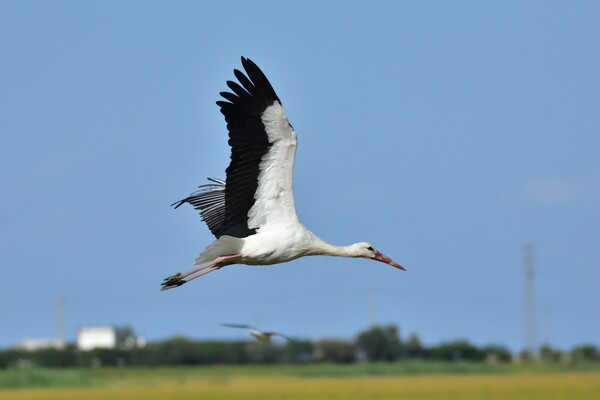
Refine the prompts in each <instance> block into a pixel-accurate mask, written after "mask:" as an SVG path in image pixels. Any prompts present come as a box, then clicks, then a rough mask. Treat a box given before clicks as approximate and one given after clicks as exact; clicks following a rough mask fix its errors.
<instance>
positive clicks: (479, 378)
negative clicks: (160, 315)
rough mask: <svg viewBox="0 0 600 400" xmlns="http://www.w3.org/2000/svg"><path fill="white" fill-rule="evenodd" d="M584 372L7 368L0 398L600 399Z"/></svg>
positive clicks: (599, 378)
mask: <svg viewBox="0 0 600 400" xmlns="http://www.w3.org/2000/svg"><path fill="white" fill-rule="evenodd" d="M410 364H413V365H410ZM584 370H585V371H588V372H581V371H571V372H569V371H566V372H564V369H563V368H560V367H559V366H534V367H524V366H514V365H501V366H485V365H481V364H475V363H474V364H469V363H465V364H458V365H457V364H448V363H397V364H363V365H348V366H339V365H316V366H315V365H311V366H270V367H264V366H262V367H255V366H232V367H226V366H218V367H188V368H184V367H177V368H156V369H153V368H100V369H71V370H45V369H21V370H8V371H3V372H0V398H1V399H3V400H5V399H6V400H11V399H15V400H17V399H22V400H37V399H40V400H42V399H44V400H45V399H48V400H53V399H56V400H58V399H60V400H63V399H73V400H75V399H107V400H108V399H115V400H119V399H123V400H134V399H173V400H187V399H190V400H191V399H237V400H245V399H261V400H269V399H290V400H292V399H380V400H384V399H398V398H404V399H461V400H468V399H492V400H493V399H517V400H519V399H524V400H525V399H549V400H553V399H565V400H567V399H569V400H570V399H600V372H599V371H598V369H597V367H593V368H584ZM36 386H37V387H36Z"/></svg>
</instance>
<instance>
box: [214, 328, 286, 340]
mask: <svg viewBox="0 0 600 400" xmlns="http://www.w3.org/2000/svg"><path fill="white" fill-rule="evenodd" d="M221 325H223V326H227V327H229V328H241V329H248V330H249V331H250V334H251V335H252V336H254V337H255V338H256V340H258V341H259V342H261V343H269V342H270V341H271V338H272V337H273V336H281V337H282V338H284V339H286V340H290V341H291V340H292V339H291V338H290V337H288V336H286V335H284V334H283V333H279V332H273V331H262V330H260V329H258V328H256V327H254V326H252V325H240V324H221Z"/></svg>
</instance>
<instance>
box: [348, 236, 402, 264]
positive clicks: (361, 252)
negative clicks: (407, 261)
mask: <svg viewBox="0 0 600 400" xmlns="http://www.w3.org/2000/svg"><path fill="white" fill-rule="evenodd" d="M350 247H351V249H352V253H353V254H352V257H362V258H369V259H371V260H376V261H380V262H382V263H386V264H389V265H391V266H392V267H396V268H398V269H401V270H402V271H406V268H404V267H403V266H402V265H400V264H398V263H397V262H395V261H393V260H392V259H391V258H389V257H386V256H384V255H383V254H381V252H379V251H377V250H376V249H375V247H373V245H371V244H369V243H367V242H360V243H355V244H353V245H352V246H350Z"/></svg>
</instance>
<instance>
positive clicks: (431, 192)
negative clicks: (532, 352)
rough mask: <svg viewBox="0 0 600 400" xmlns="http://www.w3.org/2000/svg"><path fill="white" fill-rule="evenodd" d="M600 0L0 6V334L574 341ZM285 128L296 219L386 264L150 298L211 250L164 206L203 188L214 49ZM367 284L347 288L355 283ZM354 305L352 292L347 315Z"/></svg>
mask: <svg viewBox="0 0 600 400" xmlns="http://www.w3.org/2000/svg"><path fill="white" fill-rule="evenodd" d="M599 19H600V3H598V2H591V1H590V2H583V1H577V2H562V1H525V2H523V1H513V2H510V1H503V2H484V1H453V2H447V1H418V2H417V1H415V2H397V1H389V2H383V1H364V2H362V1H361V2H356V1H354V2H348V1H344V2H341V1H336V2H334V1H331V2H323V1H312V2H311V1H301V2H300V1H297V2H281V1H256V2H249V1H227V2H192V1H190V2H184V1H179V2H164V1H155V2H153V1H140V2H134V1H128V2H121V1H110V2H90V1H87V2H80V1H72V2H65V1H54V2H44V1H33V2H32V1H3V2H0V53H1V54H2V61H1V62H0V110H1V111H0V135H1V136H0V182H1V187H2V196H0V268H1V276H2V289H1V290H0V347H5V346H9V345H11V344H14V343H16V342H18V341H20V340H22V339H24V338H43V337H53V336H55V335H56V308H57V307H56V305H57V301H58V299H59V298H60V297H61V296H62V297H64V301H65V323H66V333H67V338H68V339H69V340H74V338H75V333H76V330H77V328H78V327H80V326H83V325H105V324H117V325H122V324H130V325H132V326H133V328H134V329H135V330H136V331H137V332H138V333H140V334H142V335H144V336H146V337H147V338H148V339H150V340H156V339H163V338H166V337H169V336H171V335H175V334H184V335H188V336H190V337H193V338H200V339H201V338H234V337H240V336H241V337H246V336H245V335H244V333H243V332H239V331H236V330H232V329H228V328H224V327H221V326H220V324H221V323H222V322H233V323H250V324H257V325H260V326H262V327H263V328H268V329H275V330H279V331H281V332H285V333H286V334H288V335H291V336H298V337H305V338H309V337H310V338H319V337H347V338H349V337H353V336H354V335H355V334H356V333H357V332H358V331H360V330H362V329H364V328H365V327H366V326H367V325H368V324H369V322H370V321H371V320H372V321H374V322H377V323H394V324H397V325H398V326H399V327H400V330H401V334H402V335H404V336H406V335H407V334H409V333H410V332H417V333H418V334H420V335H421V337H422V339H423V340H424V341H425V342H426V343H428V344H433V343H438V342H440V341H442V340H450V339H456V338H467V339H469V340H471V341H473V342H474V343H476V344H480V345H483V344H488V343H499V344H504V345H507V346H509V347H510V348H511V349H520V348H522V346H523V327H522V320H523V303H524V273H523V245H524V244H525V243H526V242H528V241H529V242H531V243H532V244H533V245H534V246H535V250H534V258H535V268H536V274H535V296H536V304H537V310H538V313H537V315H538V320H537V322H538V328H539V330H538V338H539V339H540V341H542V340H545V339H549V340H550V342H551V344H553V345H554V346H556V347H559V348H565V349H566V348H570V347H572V346H574V345H576V344H580V343H584V342H592V343H596V344H598V343H599V338H600V317H599V314H598V307H599V306H600V290H599V289H598V288H599V286H598V285H599V282H600V268H599V267H600V73H599V71H600V40H599V38H600V24H599V23H598V21H599ZM241 55H244V56H247V57H249V58H251V59H252V60H254V61H255V62H256V63H257V64H258V65H259V66H260V67H261V68H262V69H263V71H264V72H265V73H266V75H267V76H268V77H269V79H270V80H271V83H272V84H273V86H274V87H275V90H276V91H277V93H278V95H279V97H280V98H281V99H282V101H283V103H284V106H285V107H286V109H287V114H288V117H289V119H290V121H291V123H292V124H293V125H294V128H295V129H296V131H297V133H298V138H299V147H298V153H297V158H296V169H295V193H296V206H297V209H298V214H299V216H300V219H301V220H302V221H303V222H304V224H305V225H306V226H307V227H308V228H309V229H311V230H312V231H313V232H315V233H316V234H317V235H318V236H320V237H321V238H323V239H325V240H328V241H330V242H332V243H333V244H340V245H341V244H350V243H353V242H358V241H368V242H371V243H372V244H373V245H375V246H376V247H377V248H378V249H380V250H382V251H383V252H384V253H385V254H387V255H389V256H390V257H392V258H393V259H394V260H396V261H397V262H399V263H400V264H402V265H404V266H406V267H407V268H408V272H401V271H398V270H397V269H394V268H392V267H389V266H386V265H384V264H381V263H376V262H372V261H368V260H353V259H336V258H326V257H312V258H306V259H300V260H296V261H293V262H291V263H288V264H282V265H277V266H271V267H247V266H232V267H228V268H225V269H223V270H221V271H218V272H215V273H213V274H210V275H207V276H206V277H204V278H202V279H199V280H197V281H194V282H193V283H190V284H188V285H185V286H183V287H181V288H178V289H176V290H171V291H167V292H160V291H159V288H160V283H161V281H162V279H163V278H164V277H166V276H168V275H171V274H173V273H175V272H177V271H186V270H188V269H190V267H191V265H192V263H193V261H194V259H195V257H196V256H197V255H198V254H199V253H200V251H201V250H202V249H203V248H204V247H205V246H206V245H207V244H208V243H210V242H211V241H212V240H213V239H214V238H213V237H212V236H211V235H210V232H209V231H208V229H207V228H206V226H205V225H204V223H203V222H202V221H201V220H200V218H199V217H198V216H197V214H196V212H195V211H194V210H193V209H192V208H191V207H189V206H187V207H182V208H180V209H178V210H173V209H172V208H170V207H169V205H170V204H171V203H173V202H174V201H177V200H179V199H181V198H182V197H184V196H186V195H188V194H189V193H190V192H192V191H194V190H195V188H196V186H197V185H200V184H203V183H205V182H206V181H205V178H206V177H224V170H225V168H226V167H227V164H228V161H229V148H228V146H227V133H226V129H225V123H224V120H223V118H222V115H221V114H220V113H219V110H218V107H217V106H216V105H215V104H214V102H215V101H216V100H218V99H219V96H218V93H219V92H220V91H222V90H225V89H226V85H225V81H226V80H228V79H233V69H234V68H240V67H241V63H240V56H241ZM369 293H371V294H370V295H369ZM369 304H370V305H369Z"/></svg>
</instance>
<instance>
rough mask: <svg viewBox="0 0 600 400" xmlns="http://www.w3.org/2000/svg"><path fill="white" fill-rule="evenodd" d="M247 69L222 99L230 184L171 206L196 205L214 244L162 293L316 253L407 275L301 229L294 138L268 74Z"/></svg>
mask: <svg viewBox="0 0 600 400" xmlns="http://www.w3.org/2000/svg"><path fill="white" fill-rule="evenodd" d="M242 65H243V67H244V70H245V71H246V75H244V73H242V72H241V71H238V70H237V69H236V70H234V71H233V72H234V74H235V76H236V78H237V79H238V81H239V84H238V83H236V82H232V81H227V86H229V89H231V92H221V93H220V94H221V96H222V97H223V98H225V100H226V101H217V105H218V106H219V107H220V108H221V113H222V114H223V115H224V116H225V121H226V122H227V130H228V131H229V145H230V146H231V162H230V164H229V167H228V168H227V170H226V174H227V180H226V181H222V180H219V179H213V178H209V180H210V181H211V182H212V183H210V184H207V185H203V186H200V190H198V191H197V192H195V193H192V194H191V195H190V196H188V197H186V198H185V199H183V200H181V201H178V202H176V203H174V204H173V205H174V206H175V208H177V207H179V206H180V205H182V204H184V203H189V204H191V205H192V206H194V208H195V209H196V210H198V211H199V212H200V216H201V217H202V219H203V220H204V221H205V222H206V224H207V225H208V228H209V229H210V231H211V232H212V233H213V235H215V236H216V237H217V240H215V241H214V242H212V243H211V244H210V245H208V246H207V247H206V249H205V250H204V251H203V252H202V253H201V254H200V255H199V256H198V258H197V259H196V262H195V264H194V266H197V268H194V269H193V270H191V271H189V272H186V273H184V274H182V273H177V274H175V275H172V276H170V277H168V278H165V279H164V281H163V283H162V289H161V290H166V289H171V288H175V287H178V286H181V285H183V284H184V283H187V282H190V281H191V280H193V279H196V278H198V277H200V276H202V275H206V274H208V273H209V272H212V271H216V270H218V269H220V268H223V267H225V266H227V265H232V264H247V265H270V264H278V263H283V262H286V261H291V260H295V259H296V258H299V257H304V256H316V255H324V256H339V257H355V258H356V257H362V258H368V259H371V260H376V261H381V262H384V263H386V264H389V265H391V266H393V267H396V268H398V269H401V270H405V269H404V267H402V266H401V265H400V264H397V263H396V262H394V261H392V260H391V259H390V258H388V257H386V256H384V255H383V254H381V253H380V252H379V251H377V250H376V249H375V248H374V247H373V246H372V245H370V244H369V243H365V242H360V243H355V244H352V245H350V246H333V245H331V244H329V243H326V242H325V241H323V240H321V239H319V238H318V237H317V236H316V235H315V234H313V233H312V232H311V231H309V230H308V229H306V227H305V226H304V225H302V224H301V223H300V221H299V220H298V216H297V215H296V208H295V206H294V193H293V190H292V175H293V170H294V157H295V154H296V145H297V141H296V132H294V128H292V125H290V123H289V122H288V119H287V116H286V113H285V110H284V108H283V105H282V104H281V101H280V100H279V97H277V94H276V93H275V90H273V87H272V86H271V84H270V83H269V81H268V80H267V78H266V77H265V75H264V74H263V72H262V71H261V70H260V69H259V68H258V67H257V66H256V64H254V63H253V62H252V61H251V60H249V59H247V58H244V57H242ZM232 92H233V93H232Z"/></svg>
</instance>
